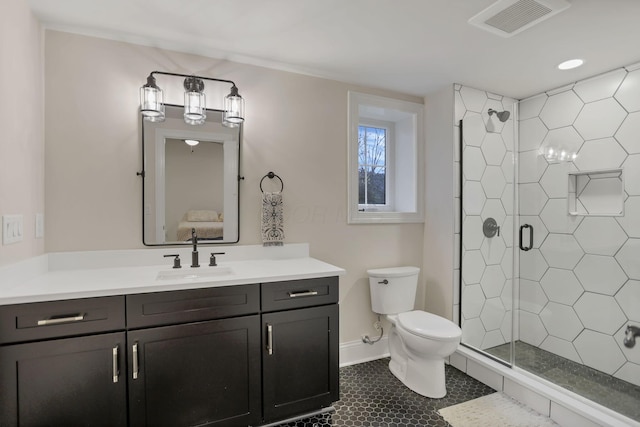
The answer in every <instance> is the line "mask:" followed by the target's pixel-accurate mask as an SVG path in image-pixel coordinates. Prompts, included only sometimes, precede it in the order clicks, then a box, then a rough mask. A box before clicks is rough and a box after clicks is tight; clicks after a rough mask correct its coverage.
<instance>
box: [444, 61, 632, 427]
mask: <svg viewBox="0 0 640 427" xmlns="http://www.w3.org/2000/svg"><path fill="white" fill-rule="evenodd" d="M639 81H640V70H638V69H637V68H636V71H628V70H626V69H619V70H615V71H613V72H611V73H607V74H605V75H602V76H600V77H598V78H594V79H589V80H587V81H584V82H579V83H576V84H575V85H571V86H568V87H565V88H563V89H561V90H555V91H552V92H548V93H543V94H541V95H537V96H534V97H530V98H527V99H524V100H521V101H519V102H516V101H515V100H511V99H508V98H505V97H500V96H497V95H495V94H489V93H485V92H482V91H477V90H476V91H473V90H469V91H467V92H466V93H465V91H464V90H458V93H457V96H459V97H460V101H461V102H458V103H457V104H456V109H457V111H456V115H457V117H460V118H462V120H460V122H459V126H460V147H459V149H460V153H461V155H460V194H461V197H460V212H461V215H460V217H461V223H460V230H461V236H460V254H459V255H460V261H461V262H460V265H461V268H460V321H461V326H462V330H463V337H462V343H463V345H465V346H468V347H471V348H474V349H476V350H478V351H480V352H482V353H484V354H485V355H487V356H488V357H491V358H494V359H496V360H498V361H500V362H501V363H503V364H506V365H510V366H517V367H519V368H522V369H525V370H527V371H529V372H531V373H533V374H535V375H537V376H539V377H541V378H544V379H545V380H548V381H550V382H552V383H554V384H556V385H558V386H561V387H563V388H565V389H567V390H569V391H571V392H574V393H577V394H579V395H581V396H583V397H586V398H587V399H589V400H591V401H594V402H596V403H598V404H600V405H603V406H605V407H607V408H610V409H613V410H614V411H616V412H618V413H620V414H622V415H624V416H626V417H628V418H631V419H633V420H636V421H640V406H639V405H638V402H640V345H635V346H631V347H630V346H629V345H628V344H631V342H632V341H633V342H635V339H634V337H635V335H637V334H635V332H636V331H639V329H638V327H640V263H639V262H638V260H640V137H638V135H639V132H640V101H638V99H640V90H639V89H638V87H640V86H639V85H638V83H637V82H639ZM465 94H466V95H467V97H470V96H473V97H474V99H473V102H465V101H466V100H465V99H464V97H465ZM483 96H484V98H483ZM483 103H484V104H483ZM466 105H478V106H479V105H482V108H479V107H478V108H477V109H475V110H472V109H471V108H467V107H466ZM458 109H464V111H458ZM504 113H506V114H504ZM496 117H497V119H498V120H494V119H495V118H496ZM498 121H499V123H496V122H498ZM550 152H553V153H556V155H555V156H551V155H549V153H550Z"/></svg>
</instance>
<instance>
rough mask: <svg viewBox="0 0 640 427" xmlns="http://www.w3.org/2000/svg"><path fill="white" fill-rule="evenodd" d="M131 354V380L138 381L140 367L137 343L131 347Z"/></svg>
mask: <svg viewBox="0 0 640 427" xmlns="http://www.w3.org/2000/svg"><path fill="white" fill-rule="evenodd" d="M131 354H132V358H133V379H134V380H137V379H138V373H139V371H140V367H139V366H138V343H135V344H134V345H133V346H132V347H131Z"/></svg>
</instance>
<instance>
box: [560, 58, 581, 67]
mask: <svg viewBox="0 0 640 427" xmlns="http://www.w3.org/2000/svg"><path fill="white" fill-rule="evenodd" d="M582 64H584V61H583V60H582V59H570V60H568V61H564V62H563V63H561V64H559V65H558V69H560V70H571V69H572V68H577V67H579V66H581V65H582Z"/></svg>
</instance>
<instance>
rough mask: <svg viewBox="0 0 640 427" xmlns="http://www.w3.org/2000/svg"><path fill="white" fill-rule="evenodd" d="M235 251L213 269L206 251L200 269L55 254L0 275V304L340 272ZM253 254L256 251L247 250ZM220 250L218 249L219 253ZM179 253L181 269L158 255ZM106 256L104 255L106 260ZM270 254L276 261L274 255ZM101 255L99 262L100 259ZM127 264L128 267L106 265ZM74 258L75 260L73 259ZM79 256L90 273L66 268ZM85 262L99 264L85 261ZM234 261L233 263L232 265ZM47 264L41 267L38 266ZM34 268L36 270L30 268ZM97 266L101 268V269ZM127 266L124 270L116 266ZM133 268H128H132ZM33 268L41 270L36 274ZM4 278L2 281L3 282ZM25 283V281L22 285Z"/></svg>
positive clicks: (114, 255)
mask: <svg viewBox="0 0 640 427" xmlns="http://www.w3.org/2000/svg"><path fill="white" fill-rule="evenodd" d="M238 248H239V247H234V249H233V250H232V251H229V248H228V247H227V248H224V249H223V250H226V252H228V253H229V252H230V253H229V257H228V258H230V260H228V261H222V260H221V257H218V266H216V267H209V266H208V262H209V258H208V256H205V255H208V254H207V252H206V251H207V250H209V249H211V251H214V250H216V248H206V249H205V250H204V251H202V253H201V254H200V265H201V266H200V267H199V268H191V267H190V266H189V264H190V259H191V258H190V257H188V258H187V256H185V255H186V254H184V253H183V251H182V250H181V251H176V250H175V249H173V250H172V249H171V248H167V249H160V250H159V249H150V250H144V249H143V250H135V251H108V252H94V253H86V252H85V253H68V254H56V257H57V259H55V260H51V259H48V257H47V255H45V256H44V257H47V259H45V260H42V259H38V260H35V259H34V260H33V261H30V262H25V263H22V264H23V265H21V266H15V267H13V268H5V269H4V271H0V280H2V285H0V305H7V304H21V303H30V302H42V301H54V300H62V299H75V298H87V297H98V296H110V295H125V294H135V293H147V292H161V291H172V290H180V289H197V288H207V287H218V286H232V285H243V284H252V283H267V282H278V281H283V280H298V279H310V278H316V277H328V276H339V275H343V274H345V270H343V269H342V268H339V267H336V266H334V265H331V264H327V263H325V262H323V261H320V260H317V259H315V258H311V257H309V256H308V247H307V246H306V245H300V247H298V248H291V247H290V248H288V250H287V252H286V253H285V252H283V251H280V252H278V250H277V249H276V250H273V249H269V250H268V251H267V252H265V253H266V256H267V257H266V258H257V259H243V258H246V256H244V255H243V254H246V253H247V252H246V251H242V250H239V249H238ZM249 248H250V250H253V251H254V252H255V247H249ZM220 249H222V248H220ZM292 249H293V250H292ZM139 251H155V253H154V254H153V255H154V256H155V257H156V258H157V257H160V259H161V262H162V264H156V265H139V266H138V265H135V257H136V256H140V257H141V258H140V259H141V260H142V257H143V258H146V259H147V260H148V259H149V253H148V252H146V253H140V252H139ZM176 252H180V256H181V258H182V265H183V267H182V268H180V269H172V268H171V265H172V260H173V259H172V258H166V259H164V260H162V258H161V257H162V253H176ZM105 254H106V255H105ZM274 254H275V256H274ZM101 255H102V257H101ZM105 256H106V257H107V258H109V259H110V260H116V259H119V258H120V259H127V262H111V265H110V262H109V261H108V260H105V258H104V257H105ZM74 257H75V258H74ZM83 257H84V260H83V261H85V262H84V264H83V265H87V264H88V265H90V266H91V268H84V269H78V268H69V267H70V265H71V264H72V263H70V260H73V259H81V258H83ZM87 259H93V260H94V261H95V260H100V262H91V261H89V262H86V260H87ZM234 259H237V260H234ZM43 263H46V264H47V265H46V267H44V266H42V264H43ZM35 264H37V266H35V268H34V265H35ZM101 264H102V265H101ZM118 264H126V265H118ZM131 264H133V265H131ZM38 268H39V269H40V270H41V271H39V272H38V271H36V272H34V270H38ZM3 279H4V280H3ZM23 279H24V280H23Z"/></svg>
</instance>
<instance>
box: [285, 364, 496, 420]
mask: <svg viewBox="0 0 640 427" xmlns="http://www.w3.org/2000/svg"><path fill="white" fill-rule="evenodd" d="M388 365H389V359H380V360H374V361H372V362H367V363H362V364H359V365H353V366H347V367H344V368H341V369H340V400H339V401H338V402H336V403H335V404H334V405H333V406H334V407H335V409H336V411H335V412H334V413H325V414H322V415H319V416H315V417H311V418H306V419H303V420H298V421H294V422H291V423H287V424H282V425H281V426H280V427H332V426H341V427H351V426H363V427H364V426H369V427H405V426H407V427H408V426H411V427H415V426H438V427H446V426H449V423H447V422H446V421H445V420H444V418H442V417H441V416H440V415H439V414H438V413H437V412H436V411H437V410H438V409H441V408H445V407H447V406H451V405H455V404H458V403H461V402H465V401H467V400H471V399H475V398H477V397H480V396H484V395H487V394H490V393H493V392H494V391H495V390H493V389H492V388H490V387H488V386H486V385H484V384H482V383H481V382H479V381H476V380H475V379H473V378H471V377H469V376H468V375H466V374H464V373H462V372H461V371H459V370H457V369H455V368H453V367H451V366H448V365H447V366H446V381H447V395H446V396H445V397H444V398H442V399H429V398H426V397H423V396H420V395H419V394H417V393H414V392H413V391H411V390H409V389H408V388H407V387H405V386H404V385H403V384H402V383H401V382H400V381H399V380H398V379H397V378H396V377H394V376H393V374H391V372H390V371H389V367H388Z"/></svg>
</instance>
